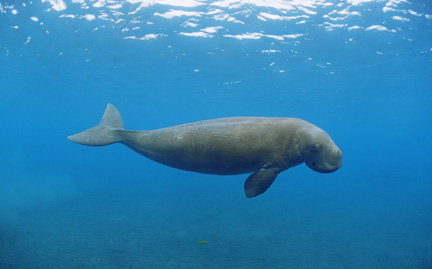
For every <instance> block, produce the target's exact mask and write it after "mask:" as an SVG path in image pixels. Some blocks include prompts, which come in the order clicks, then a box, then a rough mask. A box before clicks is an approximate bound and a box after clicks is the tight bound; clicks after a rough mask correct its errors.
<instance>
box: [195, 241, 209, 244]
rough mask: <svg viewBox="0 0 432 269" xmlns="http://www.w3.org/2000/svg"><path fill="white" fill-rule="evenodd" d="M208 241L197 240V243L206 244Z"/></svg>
mask: <svg viewBox="0 0 432 269" xmlns="http://www.w3.org/2000/svg"><path fill="white" fill-rule="evenodd" d="M207 243H208V241H207V240H201V241H197V244H200V245H205V244H207Z"/></svg>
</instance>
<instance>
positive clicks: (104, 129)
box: [68, 104, 342, 197]
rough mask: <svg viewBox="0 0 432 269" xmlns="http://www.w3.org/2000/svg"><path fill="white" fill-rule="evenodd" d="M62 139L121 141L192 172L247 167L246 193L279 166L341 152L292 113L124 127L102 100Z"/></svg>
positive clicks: (319, 165)
mask: <svg viewBox="0 0 432 269" xmlns="http://www.w3.org/2000/svg"><path fill="white" fill-rule="evenodd" d="M68 139H70V140H72V141H74V142H76V143H79V144H83V145H88V146H105V145H109V144H112V143H122V144H124V145H126V146H128V147H129V148H131V149H133V150H134V151H136V152H138V153H139V154H141V155H143V156H145V157H147V158H149V159H151V160H153V161H156V162H158V163H161V164H164V165H168V166H171V167H174V168H178V169H182V170H187V171H192V172H198V173H205V174H215V175H237V174H245V173H253V174H251V175H250V176H249V177H248V179H247V180H246V182H245V185H244V188H245V193H246V196H247V197H254V196H257V195H260V194H262V193H264V192H265V191H266V190H267V189H268V188H269V187H270V185H271V184H272V183H273V181H274V180H275V179H276V177H277V175H278V174H279V173H280V172H282V171H284V170H287V169H288V168H291V167H293V166H296V165H299V164H301V163H306V165H307V166H308V167H309V168H311V169H312V170H314V171H317V172H320V173H330V172H334V171H336V170H337V169H339V167H341V165H342V153H341V151H340V149H339V148H338V147H337V146H336V145H335V143H334V142H333V140H332V139H331V138H330V136H329V135H328V134H327V133H326V132H324V131H323V130H321V129H320V128H318V127H316V126H315V125H312V124H310V123H308V122H306V121H303V120H300V119H294V118H248V117H242V118H223V119H215V120H206V121H200V122H194V123H189V124H183V125H178V126H174V127H168V128H163V129H158V130H153V131H127V130H124V129H123V122H122V119H121V117H120V114H119V112H118V110H117V109H116V108H115V107H114V106H113V105H111V104H108V106H107V109H106V111H105V114H104V116H103V118H102V121H101V123H100V124H99V125H98V126H96V127H93V128H90V129H88V130H86V131H84V132H81V133H78V134H75V135H72V136H69V137H68Z"/></svg>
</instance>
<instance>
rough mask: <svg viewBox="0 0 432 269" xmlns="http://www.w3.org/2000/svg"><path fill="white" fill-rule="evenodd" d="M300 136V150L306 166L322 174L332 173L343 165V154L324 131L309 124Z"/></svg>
mask: <svg viewBox="0 0 432 269" xmlns="http://www.w3.org/2000/svg"><path fill="white" fill-rule="evenodd" d="M305 127H306V128H304V132H302V134H301V136H299V143H298V145H299V149H300V152H301V155H302V157H303V160H304V162H305V163H306V165H307V166H308V167H309V168H310V169H312V170H314V171H317V172H320V173H331V172H334V171H336V170H337V169H339V168H340V167H341V165H342V152H341V150H340V149H339V148H338V147H337V146H336V144H335V143H334V142H333V140H332V139H331V138H330V136H329V135H328V134H327V133H326V132H324V131H323V130H322V129H320V128H318V127H316V126H315V125H312V124H310V126H309V124H308V126H305Z"/></svg>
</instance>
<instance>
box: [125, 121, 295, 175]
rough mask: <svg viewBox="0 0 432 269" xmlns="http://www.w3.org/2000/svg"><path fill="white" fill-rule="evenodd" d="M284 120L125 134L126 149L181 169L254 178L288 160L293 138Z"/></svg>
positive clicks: (217, 123) (195, 125)
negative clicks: (270, 165)
mask: <svg viewBox="0 0 432 269" xmlns="http://www.w3.org/2000/svg"><path fill="white" fill-rule="evenodd" d="M280 120H281V119H278V118H276V119H272V120H269V119H268V118H247V119H245V118H230V119H219V120H210V121H203V122H197V123H191V124H185V125H180V126H175V127H170V128H164V129H159V130H154V131H122V132H124V133H123V134H122V136H123V137H124V138H123V139H122V143H124V144H125V145H127V146H128V147H130V148H132V149H133V150H135V151H136V152H138V153H140V154H142V155H144V156H146V157H148V158H150V159H152V160H154V161H157V162H159V163H162V164H164V165H168V166H171V167H174V168H178V169H183V170H188V171H193V172H200V173H207V174H219V175H234V174H243V173H250V172H254V171H257V170H258V169H259V168H260V167H262V166H263V165H265V164H266V163H274V162H275V161H276V162H279V163H280V162H283V159H286V157H285V156H282V155H283V154H284V148H286V147H287V146H288V147H289V144H290V141H289V137H290V136H289V134H286V132H285V133H284V132H283V131H284V130H285V128H282V126H281V125H280V124H279V121H280ZM279 163H278V165H280V164H279Z"/></svg>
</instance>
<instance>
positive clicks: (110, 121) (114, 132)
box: [68, 104, 123, 146]
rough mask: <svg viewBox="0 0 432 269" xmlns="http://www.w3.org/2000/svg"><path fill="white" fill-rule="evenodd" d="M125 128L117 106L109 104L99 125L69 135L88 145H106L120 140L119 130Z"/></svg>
mask: <svg viewBox="0 0 432 269" xmlns="http://www.w3.org/2000/svg"><path fill="white" fill-rule="evenodd" d="M120 130H123V121H122V118H121V116H120V113H119V112H118V110H117V108H115V107H114V106H113V105H111V104H108V105H107V108H106V110H105V113H104V115H103V117H102V121H101V122H100V123H99V125H98V126H96V127H93V128H90V129H88V130H85V131H84V132H81V133H79V134H74V135H71V136H68V139H69V140H71V141H73V142H76V143H78V144H83V145H87V146H105V145H109V144H113V143H117V142H120V137H119V135H118V134H119V132H118V131H120Z"/></svg>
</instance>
